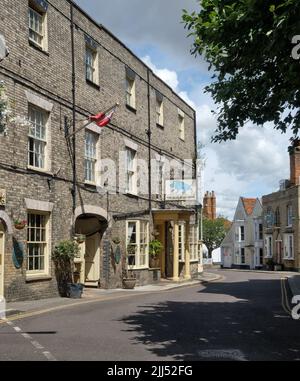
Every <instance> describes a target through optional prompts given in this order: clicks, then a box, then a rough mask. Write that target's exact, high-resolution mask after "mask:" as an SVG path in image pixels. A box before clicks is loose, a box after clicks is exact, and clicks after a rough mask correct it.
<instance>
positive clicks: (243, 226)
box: [239, 225, 245, 242]
mask: <svg viewBox="0 0 300 381" xmlns="http://www.w3.org/2000/svg"><path fill="white" fill-rule="evenodd" d="M242 230H243V239H242ZM239 242H245V225H241V226H239Z"/></svg>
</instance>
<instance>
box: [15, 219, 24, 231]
mask: <svg viewBox="0 0 300 381" xmlns="http://www.w3.org/2000/svg"><path fill="white" fill-rule="evenodd" d="M26 225H27V221H26V220H20V219H19V218H16V219H15V220H14V226H15V228H16V229H17V230H22V229H24V228H25V226H26Z"/></svg>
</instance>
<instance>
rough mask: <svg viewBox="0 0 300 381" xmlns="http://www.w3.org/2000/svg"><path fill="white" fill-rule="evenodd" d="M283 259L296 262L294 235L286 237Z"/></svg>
mask: <svg viewBox="0 0 300 381" xmlns="http://www.w3.org/2000/svg"><path fill="white" fill-rule="evenodd" d="M283 259H287V260H294V235H293V234H285V235H284V255H283Z"/></svg>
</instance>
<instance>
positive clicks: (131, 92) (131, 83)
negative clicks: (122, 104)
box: [125, 74, 136, 109]
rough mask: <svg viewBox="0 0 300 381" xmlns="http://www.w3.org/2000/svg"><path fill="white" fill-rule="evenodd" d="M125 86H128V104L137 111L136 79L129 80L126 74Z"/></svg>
mask: <svg viewBox="0 0 300 381" xmlns="http://www.w3.org/2000/svg"><path fill="white" fill-rule="evenodd" d="M125 85H126V104H127V105H128V106H129V107H132V108H134V109H135V108H136V89H135V87H136V85H135V79H132V78H129V76H128V75H127V74H126V78H125Z"/></svg>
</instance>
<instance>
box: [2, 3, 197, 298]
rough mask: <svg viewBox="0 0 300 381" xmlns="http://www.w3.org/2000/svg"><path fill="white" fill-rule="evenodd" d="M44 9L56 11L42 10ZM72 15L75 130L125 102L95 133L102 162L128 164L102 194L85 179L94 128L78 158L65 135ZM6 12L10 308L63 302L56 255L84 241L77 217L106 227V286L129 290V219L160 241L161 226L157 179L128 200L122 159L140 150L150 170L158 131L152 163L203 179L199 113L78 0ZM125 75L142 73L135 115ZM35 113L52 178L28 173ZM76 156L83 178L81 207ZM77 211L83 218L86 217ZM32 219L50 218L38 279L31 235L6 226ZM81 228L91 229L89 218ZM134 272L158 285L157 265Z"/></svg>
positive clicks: (6, 6)
mask: <svg viewBox="0 0 300 381" xmlns="http://www.w3.org/2000/svg"><path fill="white" fill-rule="evenodd" d="M45 4H46V5H47V7H46V8H43V7H44V6H45ZM29 5H30V7H32V8H33V9H35V10H36V11H37V12H40V14H42V15H43V18H44V27H45V30H44V32H45V33H44V39H46V40H47V42H46V43H44V45H43V48H40V47H39V46H38V45H37V44H34V43H33V42H32V40H29V30H28V6H29ZM71 9H72V10H73V20H74V52H75V54H74V63H75V78H74V79H75V102H76V105H75V115H76V128H79V127H81V126H82V125H83V124H84V121H83V120H84V119H85V118H87V117H88V116H89V115H95V114H97V113H98V112H100V111H103V110H106V109H108V108H109V107H111V106H112V105H113V104H115V103H117V102H118V103H119V104H120V106H119V107H118V108H117V111H116V112H115V114H114V117H113V120H112V122H111V123H110V124H109V125H108V126H106V127H105V128H103V129H102V130H101V131H100V129H99V128H98V127H95V125H92V126H90V127H89V128H90V129H91V130H92V131H97V133H99V137H98V143H97V144H98V148H97V150H98V151H99V153H100V160H102V159H107V158H109V159H110V160H112V161H113V162H114V163H119V162H120V163H121V165H120V166H117V172H116V182H115V184H114V185H112V186H109V187H107V188H105V187H104V186H103V187H101V189H100V188H99V184H97V185H98V186H96V184H88V183H87V182H86V181H85V167H84V163H85V129H83V130H81V131H80V132H78V134H76V139H75V153H74V152H73V151H72V147H73V146H72V144H73V140H72V139H70V140H68V139H66V138H65V128H66V126H67V127H68V126H70V120H71V119H72V110H73V99H72V90H73V87H72V38H71V28H70V27H71ZM0 14H1V24H0V33H1V34H2V35H4V37H5V39H6V42H7V46H8V47H9V50H10V55H9V56H8V57H7V58H5V59H4V60H3V61H2V62H1V63H0V81H4V85H5V95H6V96H7V97H8V98H7V99H8V101H9V107H10V108H11V110H12V115H11V116H12V117H14V119H13V118H11V119H10V118H8V119H7V133H6V134H5V135H4V134H2V135H0V147H1V148H0V189H3V190H5V191H6V202H5V205H2V206H0V209H1V210H0V212H2V213H3V218H1V215H0V218H1V222H2V224H3V225H4V226H5V229H6V234H5V252H4V261H3V263H4V295H5V297H6V298H7V300H21V299H30V298H41V297H50V296H55V295H57V292H58V291H57V282H56V278H55V269H54V265H53V263H52V261H51V252H52V250H53V248H54V246H55V245H56V244H57V243H58V242H59V241H61V240H65V239H69V238H71V237H72V236H73V234H74V231H75V233H76V227H75V225H76V217H78V218H80V216H85V218H87V219H89V222H86V223H91V224H92V219H93V217H95V216H96V217H97V222H95V221H94V220H93V223H95V224H96V225H95V226H97V228H98V231H97V234H98V233H99V234H100V235H101V240H100V247H99V248H100V254H99V255H100V264H99V266H100V274H99V278H100V280H99V281H100V284H99V285H100V286H101V287H105V288H111V287H121V285H122V277H121V273H122V268H121V265H122V261H120V262H119V263H116V261H115V258H114V253H113V250H112V245H111V240H112V238H113V237H120V251H121V253H123V254H124V252H125V251H126V221H127V220H135V221H138V220H142V221H148V222H149V229H150V233H149V235H150V239H151V232H152V230H153V219H152V214H151V210H150V208H149V189H148V172H147V171H145V174H144V175H143V176H142V178H143V179H144V180H145V183H146V184H147V187H146V189H145V190H142V191H141V192H138V194H136V195H129V194H125V193H124V191H123V189H122V184H121V183H120V180H119V177H120V176H119V175H120V173H119V172H122V171H123V170H124V168H123V167H122V161H121V159H120V152H123V151H125V149H126V147H128V146H131V147H132V146H134V147H136V154H137V158H138V159H144V160H145V161H146V164H147V165H148V164H149V140H148V134H147V131H149V129H150V130H151V148H150V157H151V159H153V160H154V159H157V158H158V157H164V158H167V159H168V160H170V161H171V160H173V161H174V163H177V164H179V163H182V161H183V160H191V163H192V165H191V167H190V169H189V170H190V172H191V174H190V175H191V177H192V176H193V177H194V176H195V173H196V168H195V162H196V130H195V119H196V115H195V111H194V110H193V109H192V108H191V107H190V106H189V105H188V104H187V103H186V102H184V101H183V100H182V99H181V98H180V97H179V96H178V95H177V94H175V93H174V91H173V90H172V89H171V88H170V87H169V86H167V85H166V84H165V83H164V82H163V81H161V80H160V79H159V78H158V77H157V76H155V74H154V73H153V72H152V71H151V70H150V69H149V68H148V67H147V66H146V65H145V64H144V63H143V62H142V61H141V60H139V59H138V58H137V57H136V56H135V55H134V54H133V53H132V52H131V51H130V50H129V49H128V48H127V47H126V46H124V44H123V43H122V42H120V41H119V40H118V39H117V38H116V37H114V36H113V35H112V34H111V33H110V32H109V31H108V30H107V29H105V28H104V27H103V26H100V25H98V24H97V23H96V22H94V21H93V20H92V19H91V18H90V17H89V16H88V15H87V14H85V13H84V12H83V11H82V10H81V9H80V8H79V7H77V6H76V5H75V4H73V3H72V2H71V1H67V0H63V1H62V0H51V1H49V2H46V1H40V0H33V1H31V0H30V1H29V2H28V1H25V0H24V1H23V0H22V1H19V0H10V1H8V0H3V1H1V4H0ZM87 39H88V40H91V41H92V42H93V44H94V47H95V51H96V54H97V62H96V65H97V67H96V72H97V73H98V79H97V81H96V82H97V83H90V82H89V81H87V79H86V67H85V50H86V43H87ZM126 67H129V68H130V69H131V70H132V71H133V72H134V75H135V92H136V107H135V109H133V108H129V107H127V106H126V102H125V99H126V92H125V77H126ZM148 92H149V94H148ZM157 92H159V93H160V94H162V95H163V107H164V109H163V110H164V126H163V128H162V127H161V126H158V125H157V124H156V97H157ZM148 99H149V102H150V104H149V110H150V114H149V113H148ZM29 105H33V106H35V107H37V108H38V109H41V110H43V112H47V115H48V120H47V152H46V155H47V163H46V167H45V168H44V169H43V170H42V169H40V170H38V169H37V168H32V167H29V166H28V133H29V132H28V130H29V127H28V125H27V124H26V123H24V120H25V121H26V119H27V118H28V108H29ZM179 111H180V112H181V113H183V114H184V134H185V138H184V140H182V139H180V138H179V132H178V113H179ZM70 131H71V130H70ZM68 142H69V143H70V144H68ZM73 155H75V163H76V179H77V182H76V192H75V199H74V192H73V184H74V183H73V166H72V157H73ZM100 160H99V161H100ZM123 165H124V164H123ZM119 167H120V168H119ZM138 169H139V170H142V169H141V168H138ZM146 169H148V168H146ZM152 171H153V169H152ZM153 176H154V177H155V174H153ZM178 176H181V173H180V174H176V171H175V178H176V177H178ZM152 180H153V178H152ZM100 185H101V184H100ZM102 185H103V184H102ZM99 189H100V191H99ZM72 192H73V193H72ZM152 193H153V192H152ZM151 198H152V200H151V201H152V204H151V208H153V209H160V208H164V209H168V208H170V209H171V208H172V209H174V208H175V209H180V208H185V207H184V206H183V205H182V204H181V203H180V202H177V203H172V204H171V203H168V202H165V201H164V199H163V197H162V196H161V195H158V196H156V195H152V197H151ZM74 201H75V204H74ZM47 208H48V209H47ZM93 208H98V209H97V210H98V212H97V213H96V212H93V210H96V209H93ZM191 208H192V209H193V208H194V206H193V205H192V206H190V209H191ZM75 210H77V211H78V210H79V212H78V213H77V216H75V214H74V213H75ZM28 211H32V212H33V213H37V212H38V213H40V214H45V215H47V221H48V222H47V240H48V241H47V253H48V254H47V255H48V259H49V263H48V270H47V271H46V273H44V274H35V276H34V274H28V271H27V270H26V267H27V258H26V253H27V251H28V249H27V242H28V241H27V239H28V237H27V229H23V230H16V229H15V228H14V227H12V232H11V231H9V229H8V228H9V226H8V225H9V224H8V223H6V220H7V221H10V222H11V223H12V222H13V220H15V219H25V220H26V219H27V214H28ZM4 217H5V218H4ZM81 223H82V224H83V225H84V219H82V221H81ZM17 247H21V248H23V257H22V258H21V259H20V258H19V262H18V263H17V265H16V261H14V260H12V253H13V252H14V248H15V252H16V251H17V250H16V248H17ZM21 251H22V250H21ZM196 268H197V266H196V263H195V262H194V263H192V264H191V273H192V274H195V273H196ZM134 272H135V273H136V275H137V280H138V283H140V284H146V283H149V282H153V281H155V280H156V279H157V275H154V272H153V271H150V270H149V269H148V266H146V268H145V269H142V270H139V269H135V270H134ZM0 281H1V280H0Z"/></svg>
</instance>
